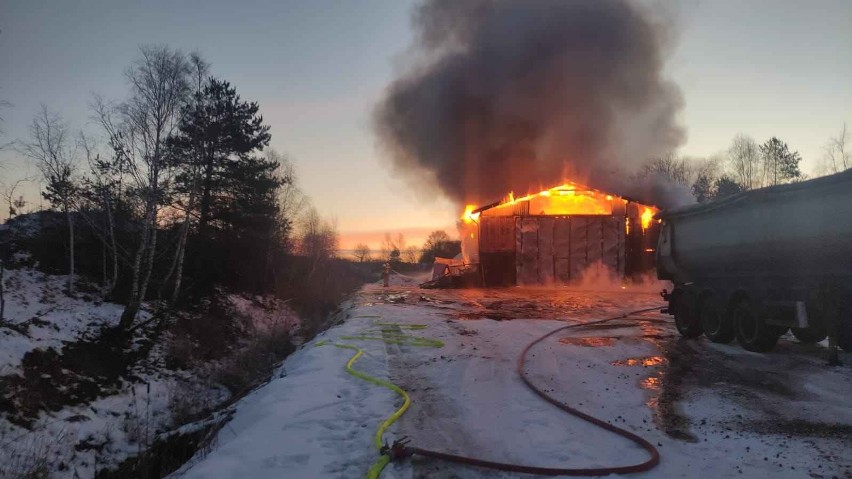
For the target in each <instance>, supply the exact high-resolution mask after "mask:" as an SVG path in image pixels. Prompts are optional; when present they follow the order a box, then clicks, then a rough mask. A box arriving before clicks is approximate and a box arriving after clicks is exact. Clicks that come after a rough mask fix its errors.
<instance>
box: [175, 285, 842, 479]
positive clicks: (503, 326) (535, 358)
mask: <svg viewBox="0 0 852 479" xmlns="http://www.w3.org/2000/svg"><path fill="white" fill-rule="evenodd" d="M394 279H395V280H396V281H395V282H394V283H392V287H391V288H388V289H384V288H381V287H379V286H376V285H370V286H367V287H365V288H364V289H363V290H362V291H361V292H360V293H359V294H358V295H357V296H356V297H355V299H354V300H353V301H352V304H350V305H348V307H347V308H346V309H345V311H344V313H342V314H341V317H340V320H341V322H340V324H338V325H337V326H335V327H333V328H331V329H329V330H328V331H326V332H325V333H323V334H321V335H320V336H319V337H317V338H316V339H314V340H313V341H311V342H309V343H307V344H305V345H304V346H303V348H302V349H301V350H299V351H297V352H296V353H294V354H293V355H292V356H290V357H289V358H288V359H287V360H286V361H285V363H284V365H283V367H282V368H281V370H280V372H279V374H278V375H277V376H278V378H277V379H275V380H273V381H272V382H271V383H269V384H268V385H267V386H265V387H264V388H262V389H259V390H258V391H256V392H255V393H253V394H251V395H249V396H248V397H246V398H245V399H244V400H243V401H241V402H240V403H239V404H238V406H237V412H236V414H235V415H234V417H233V419H232V421H231V422H230V423H229V424H228V425H227V426H226V427H224V428H223V429H222V430H221V431H220V432H219V435H218V438H217V441H216V444H215V446H214V447H213V449H212V451H210V452H209V453H205V454H198V455H197V457H196V458H194V459H193V461H191V462H190V463H189V464H187V465H186V466H185V467H184V468H183V469H182V470H181V471H178V473H176V474H174V477H183V478H187V479H202V478H203V479H219V478H222V479H224V478H255V479H263V478H276V479H277V478H282V477H293V478H326V477H328V478H332V477H333V478H355V477H363V476H364V475H365V473H366V471H367V469H368V468H369V467H370V465H371V464H372V463H373V461H374V460H375V459H376V458H377V452H376V451H375V449H374V448H373V444H372V438H373V434H374V432H375V430H376V427H377V426H378V424H379V423H380V422H381V421H382V420H383V419H384V418H385V417H387V416H388V415H389V414H390V413H391V412H393V411H394V410H395V408H396V407H398V406H399V403H400V400H399V398H398V397H397V396H396V395H395V394H394V393H392V392H390V391H388V390H386V389H383V388H381V387H378V386H376V385H373V384H370V383H367V382H364V381H362V380H360V379H357V378H355V377H352V376H350V375H349V374H347V373H346V372H345V371H344V364H345V363H346V361H347V360H348V359H349V358H350V357H351V356H352V351H350V350H347V349H341V348H336V347H334V344H355V345H357V346H359V347H362V348H363V349H364V350H365V357H363V358H362V359H359V360H358V362H356V363H355V366H354V367H355V368H356V369H359V370H362V371H364V372H366V373H368V374H370V375H373V376H376V377H380V378H387V379H390V380H391V381H393V382H395V383H396V384H398V385H400V386H401V387H402V388H404V389H405V390H407V391H408V392H409V394H410V395H411V398H412V406H411V408H410V409H409V410H408V412H407V413H406V414H405V415H404V416H403V417H402V419H401V420H400V421H399V422H398V423H396V424H395V425H393V426H392V427H391V428H390V430H389V431H388V433H387V434H386V436H385V438H386V440H387V441H389V442H390V441H393V440H394V439H395V438H399V437H402V436H408V437H409V438H410V439H411V441H412V445H414V446H418V447H422V448H427V449H433V450H438V451H445V452H450V453H455V454H464V455H469V456H473V457H478V458H483V459H490V460H495V461H504V462H506V461H511V462H517V463H522V464H528V465H536V466H550V467H560V466H563V467H586V466H588V467H593V466H611V465H613V466H614V465H626V464H633V463H637V462H641V461H643V460H644V459H645V458H646V456H645V453H644V451H642V450H640V449H638V448H637V447H636V446H635V445H633V444H631V443H629V442H627V441H626V440H624V439H622V438H620V437H618V436H614V435H612V434H610V433H607V432H605V431H603V430H600V429H598V428H596V427H594V426H592V425H590V424H588V423H586V422H583V421H581V420H579V419H577V418H574V417H571V416H568V415H566V414H565V413H563V412H562V411H559V410H558V409H556V408H554V407H553V406H552V405H549V404H547V403H545V402H543V401H542V400H541V399H540V398H538V397H537V396H535V395H534V394H533V393H532V392H531V391H529V390H528V389H527V388H526V387H525V386H524V385H523V383H522V382H521V381H520V380H519V378H518V377H517V375H516V372H515V363H516V360H517V356H518V354H519V353H520V352H521V350H522V349H523V347H524V346H525V345H526V344H528V343H529V342H530V341H532V340H533V339H535V338H537V337H539V336H541V335H543V334H545V333H546V332H548V331H551V330H553V329H555V328H557V327H559V326H563V325H565V324H566V323H570V324H579V323H583V322H586V321H589V320H591V319H599V318H605V317H609V316H612V315H614V314H617V313H619V312H622V311H629V310H637V309H641V308H645V307H652V306H655V305H658V304H659V302H660V300H659V297H658V296H657V295H655V294H652V293H647V292H635V291H623V292H621V291H610V292H593V291H571V290H567V289H556V288H550V289H547V288H542V289H527V288H510V289H502V290H421V289H419V288H417V287H416V285H415V284H414V282H413V281H411V280H408V279H406V278H398V277H396V278H394ZM377 321H380V322H386V323H399V324H400V325H412V324H422V325H426V327H425V328H424V329H419V330H405V329H403V330H404V331H406V332H409V333H410V334H413V335H416V336H422V337H427V338H431V339H436V340H440V341H442V342H443V343H444V345H443V347H440V348H433V347H419V346H412V345H399V344H386V343H385V342H383V341H376V340H371V339H363V338H362V339H352V337H353V336H362V337H363V336H365V335H367V336H370V335H372V334H374V332H375V328H376V324H375V323H376V322H377ZM403 328H404V326H403ZM346 337H349V338H346ZM841 359H842V360H843V361H844V362H845V364H847V365H846V366H842V367H838V368H830V367H827V366H826V365H825V360H824V349H823V348H822V347H820V346H811V347H807V346H803V345H799V344H796V343H795V342H794V341H793V340H792V339H791V338H789V337H785V338H784V339H782V341H781V343H779V346H778V348H777V349H776V351H774V352H772V353H769V354H765V355H760V354H755V353H749V352H746V351H744V350H742V349H741V348H739V347H738V346H737V345H736V344H731V345H716V344H710V343H708V342H707V341H705V340H703V339H701V340H693V341H687V340H683V339H680V338H679V337H677V335H676V333H675V331H674V328H673V326H672V324H671V321H670V319H669V318H668V317H667V316H662V315H659V314H656V313H650V314H642V315H636V316H633V317H630V318H627V319H621V320H617V321H613V322H611V323H607V324H602V325H597V326H594V327H591V326H589V327H580V328H575V329H570V330H566V331H565V332H563V333H560V334H557V335H555V336H554V337H552V338H551V339H549V340H547V341H545V342H544V343H542V344H540V345H538V346H537V347H536V348H535V349H534V350H533V351H532V352H531V355H530V358H529V362H528V370H529V371H530V373H531V377H532V379H533V381H534V382H535V383H536V384H538V385H540V386H541V387H542V388H544V389H545V390H546V391H547V392H548V393H550V394H552V395H554V396H555V397H557V398H559V399H560V400H563V401H565V402H567V403H569V404H572V405H574V406H577V407H578V408H580V409H582V410H584V411H586V412H588V413H590V414H593V415H595V416H598V417H600V418H602V419H605V420H608V421H612V422H614V423H616V424H618V425H619V426H620V427H623V428H626V429H628V430H631V431H634V432H636V433H638V434H640V435H642V436H644V437H645V438H647V439H648V440H649V441H651V442H652V443H653V444H655V445H656V446H657V447H658V449H659V451H660V454H661V457H662V460H661V462H660V465H659V466H658V467H657V468H655V469H653V470H652V471H650V472H647V473H644V474H639V475H637V476H639V477H708V478H710V477H712V478H725V477H775V478H801V477H812V478H832V477H844V478H849V477H852V447H850V442H849V438H850V437H852V409H850V407H849V404H850V403H849V398H850V397H852V368H850V366H849V364H852V355H850V354H848V353H844V354H843V355H842V357H841ZM382 477H383V478H387V479H389V478H398V479H399V478H405V479H409V478H435V477H439V478H445V477H447V478H450V477H451V478H486V477H488V478H491V477H498V478H499V477H506V478H508V477H528V476H522V475H517V474H510V473H498V472H493V471H487V470H483V469H477V468H473V467H467V466H460V465H455V464H449V463H445V462H440V461H436V460H433V459H427V458H418V457H414V458H413V459H409V460H406V461H404V462H400V463H392V464H391V465H389V466H388V467H387V468H386V469H385V471H384V473H383V474H382Z"/></svg>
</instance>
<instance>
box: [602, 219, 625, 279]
mask: <svg viewBox="0 0 852 479" xmlns="http://www.w3.org/2000/svg"><path fill="white" fill-rule="evenodd" d="M601 227H602V231H603V264H605V265H606V266H607V267H609V268H610V269H612V270H613V271H616V272H618V273H621V272H623V271H624V259H623V258H622V257H621V256H622V251H623V249H624V248H623V246H622V241H621V236H620V235H619V230H620V229H621V228H623V223H622V221H620V220H619V218H617V217H611V216H608V217H605V218H601Z"/></svg>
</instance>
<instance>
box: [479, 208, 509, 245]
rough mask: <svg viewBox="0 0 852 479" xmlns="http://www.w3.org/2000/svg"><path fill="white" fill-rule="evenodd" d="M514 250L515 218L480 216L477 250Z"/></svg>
mask: <svg viewBox="0 0 852 479" xmlns="http://www.w3.org/2000/svg"><path fill="white" fill-rule="evenodd" d="M514 251H515V218H514V217H512V216H494V217H482V219H481V221H480V223H479V252H480V253H498V252H503V253H508V252H514Z"/></svg>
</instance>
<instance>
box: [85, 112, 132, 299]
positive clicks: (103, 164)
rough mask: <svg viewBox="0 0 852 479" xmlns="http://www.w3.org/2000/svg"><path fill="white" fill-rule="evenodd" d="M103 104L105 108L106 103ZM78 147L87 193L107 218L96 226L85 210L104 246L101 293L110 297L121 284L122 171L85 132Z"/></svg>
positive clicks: (86, 216)
mask: <svg viewBox="0 0 852 479" xmlns="http://www.w3.org/2000/svg"><path fill="white" fill-rule="evenodd" d="M100 104H101V105H103V103H100ZM78 144H79V145H80V147H81V148H82V149H83V152H84V154H85V156H86V163H87V165H88V166H89V176H88V177H87V178H86V179H85V184H86V188H85V194H86V196H87V197H88V198H89V200H90V201H94V202H96V203H97V204H98V207H99V209H100V214H101V215H102V216H103V224H102V225H95V224H93V223H96V221H95V220H91V219H89V215H87V214H86V212H85V209H84V208H81V212H82V213H83V215H82V216H83V217H84V218H86V219H87V220H88V221H89V223H90V224H92V226H93V230H94V231H95V232H96V234H97V235H98V236H99V237H100V239H101V242H102V243H103V251H104V259H103V269H104V274H103V284H102V285H101V293H102V294H103V295H104V296H105V297H106V296H108V295H109V294H110V293H111V292H112V291H113V289H114V288H115V285H116V284H117V283H118V271H119V248H118V242H117V241H116V236H115V209H116V207H117V203H118V201H119V200H120V194H121V193H120V191H121V184H122V178H121V168H120V165H119V164H117V162H113V161H108V160H106V159H101V156H100V154H99V153H96V152H95V147H94V144H93V141H92V140H91V139H90V138H89V137H87V136H86V135H85V134H84V133H83V132H80V138H79V140H78ZM107 251H109V261H107ZM107 265H109V266H110V268H108V267H107ZM107 269H109V273H107Z"/></svg>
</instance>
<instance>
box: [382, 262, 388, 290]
mask: <svg viewBox="0 0 852 479" xmlns="http://www.w3.org/2000/svg"><path fill="white" fill-rule="evenodd" d="M382 284H383V285H384V287H385V288H387V287H388V285H389V284H390V264H388V263H385V264H384V265H383V266H382Z"/></svg>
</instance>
